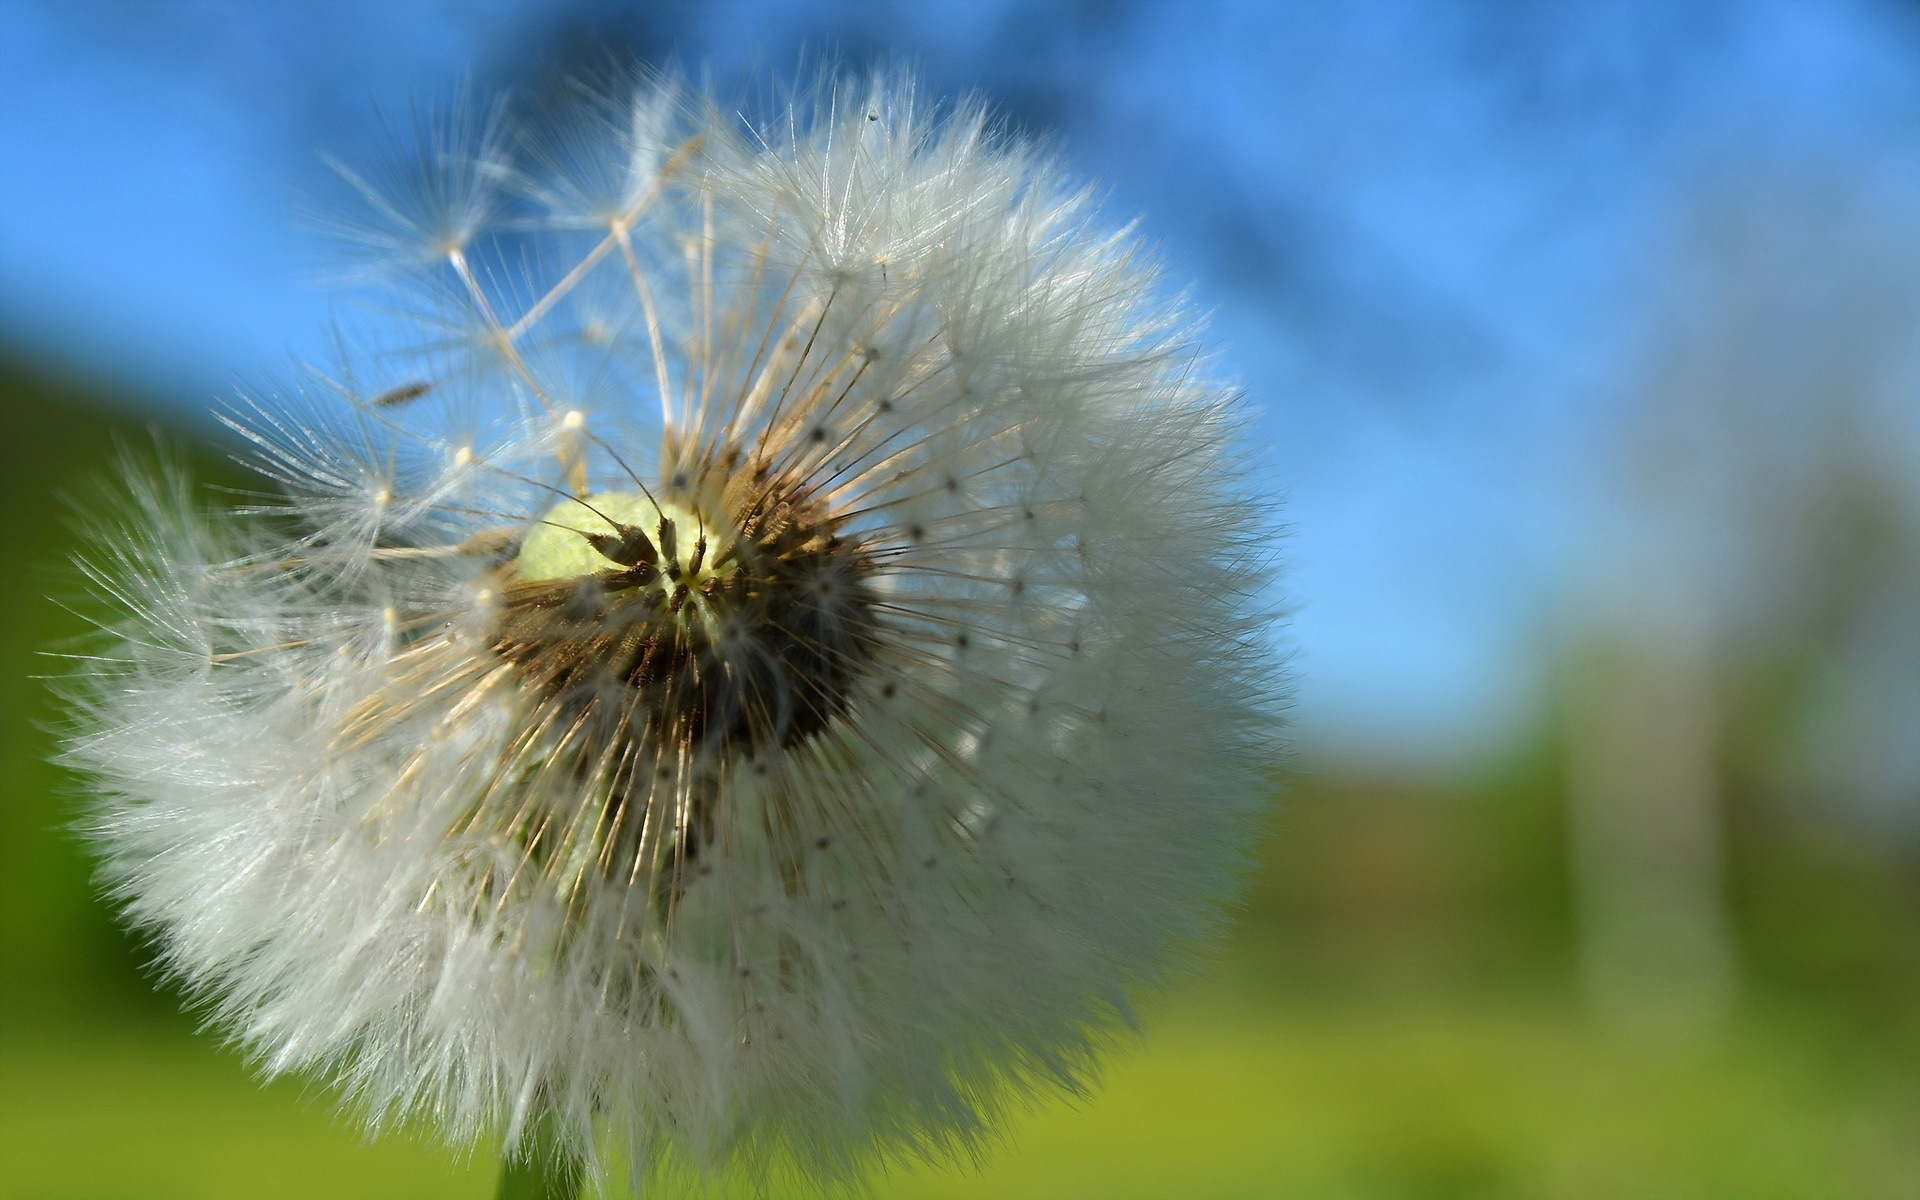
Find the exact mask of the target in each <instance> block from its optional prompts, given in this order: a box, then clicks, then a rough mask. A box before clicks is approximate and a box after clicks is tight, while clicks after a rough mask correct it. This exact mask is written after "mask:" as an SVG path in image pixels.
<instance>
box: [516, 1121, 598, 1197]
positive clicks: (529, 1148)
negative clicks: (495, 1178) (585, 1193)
mask: <svg viewBox="0 0 1920 1200" xmlns="http://www.w3.org/2000/svg"><path fill="white" fill-rule="evenodd" d="M585 1178H586V1171H585V1170H584V1169H583V1168H582V1164H581V1162H580V1160H579V1159H578V1158H576V1157H574V1156H573V1155H572V1154H570V1153H568V1151H567V1150H566V1148H565V1147H563V1146H562V1145H561V1144H560V1140H559V1139H558V1138H557V1137H555V1136H554V1132H553V1121H552V1119H551V1118H549V1117H545V1116H542V1117H539V1118H537V1119H536V1120H535V1121H534V1122H533V1123H532V1126H531V1128H529V1129H528V1130H527V1135H526V1137H525V1139H524V1140H522V1142H521V1143H520V1145H519V1146H518V1147H517V1148H516V1149H515V1150H514V1152H513V1153H511V1154H509V1155H508V1156H507V1158H506V1159H505V1160H503V1161H502V1162H501V1164H500V1188H499V1190H498V1191H497V1192H496V1193H495V1196H496V1198H497V1200H579V1196H580V1185H581V1184H582V1183H583V1182H585Z"/></svg>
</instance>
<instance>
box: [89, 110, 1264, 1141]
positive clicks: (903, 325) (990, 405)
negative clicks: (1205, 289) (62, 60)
mask: <svg viewBox="0 0 1920 1200" xmlns="http://www.w3.org/2000/svg"><path fill="white" fill-rule="evenodd" d="M568 122H569V123H567V124H566V125H564V126H563V127H543V131H542V132H541V133H540V134H538V135H537V136H529V135H525V134H521V135H519V136H518V137H513V136H510V135H509V134H508V132H507V123H506V121H505V120H504V119H501V118H500V117H498V116H497V115H493V114H482V115H481V116H480V117H477V118H476V117H472V116H469V117H468V118H467V119H465V120H462V121H455V122H451V123H449V124H446V125H444V126H441V127H438V128H434V129H429V130H427V131H425V132H424V133H422V135H421V138H420V143H419V146H418V149H417V154H416V156H415V158H414V159H413V161H411V162H408V163H404V164H402V165H401V166H399V167H396V168H395V169H393V170H391V171H389V172H388V173H387V174H386V175H365V174H358V173H355V172H353V171H351V170H348V171H344V172H343V173H344V174H345V176H346V178H347V179H348V181H349V182H350V183H351V184H352V185H353V188H354V190H355V191H356V192H358V193H359V201H360V206H361V208H360V211H361V218H360V219H359V221H358V222H357V224H356V225H355V226H354V229H353V237H354V239H355V240H354V245H355V246H356V247H357V249H358V251H359V253H360V254H361V260H360V262H361V266H362V267H363V268H364V272H363V274H364V276H365V278H366V279H367V280H368V281H369V286H370V287H371V288H372V289H373V290H374V293H375V296H376V298H377V299H378V300H379V302H380V303H381V304H382V306H383V309H384V311H385V312H386V313H387V314H388V315H387V316H386V317H385V318H383V319H382V321H381V322H379V323H377V324H376V325H374V326H371V328H375V329H377V330H378V331H381V337H380V338H379V339H373V338H372V335H369V339H370V340H377V341H379V343H380V344H379V345H377V346H375V348H373V349H370V350H367V351H365V352H360V353H356V354H348V355H346V356H345V358H344V360H343V361H344V362H345V363H346V365H345V366H343V367H342V368H341V369H339V370H338V371H333V372H329V373H326V374H325V375H319V374H316V376H315V378H316V379H317V380H318V382H317V383H313V384H310V385H309V386H306V387H305V388H303V389H289V390H288V391H287V392H286V393H285V394H280V395H275V396H273V397H271V399H262V400H259V401H256V402H254V403H252V404H251V405H250V406H249V407H248V408H246V409H245V410H244V411H243V412H242V414H241V415H240V416H238V417H236V419H235V426H236V428H237V429H238V430H239V432H240V433H242V434H243V435H244V436H245V437H246V438H247V439H248V440H249V441H250V442H251V443H252V445H253V447H254V448H255V450H256V451H257V459H258V463H259V465H260V468H261V469H262V470H263V471H264V473H265V474H266V475H267V476H269V477H270V478H271V479H272V481H273V483H274V485H275V498H274V499H272V500H270V501H264V502H261V503H259V504H256V505H253V506H251V507H246V508H242V509H238V510H233V511H226V512H216V513H212V514H205V515H203V514H198V513H196V512H195V511H194V507H193V504H192V502H191V501H190V499H189V498H188V493H187V491H186V489H185V486H184V484H182V483H181V482H180V481H179V480H178V479H177V478H175V477H173V476H170V475H167V474H166V473H161V474H160V475H159V476H157V477H156V481H152V482H144V483H141V482H136V484H135V486H134V491H135V493H136V498H137V499H138V500H139V501H140V516H139V517H138V519H137V520H135V521H133V522H131V523H130V524H128V525H127V526H126V527H125V528H123V529H122V530H121V531H120V532H118V533H116V534H113V535H111V537H110V538H109V539H108V542H107V545H108V547H109V549H108V551H107V553H105V554H104V555H101V556H98V559H97V562H96V564H95V576H96V578H97V579H98V580H99V581H100V582H101V583H102V585H103V590H104V591H105V592H106V593H107V594H108V595H109V596H110V597H111V598H112V600H113V601H114V603H115V604H116V605H117V606H118V614H119V615H118V616H116V617H114V618H113V619H111V620H110V621H109V622H108V628H107V633H108V635H109V637H108V645H107V648H106V649H104V650H103V651H102V652H101V653H100V654H99V656H98V657H96V658H95V659H94V660H93V661H92V666H91V669H90V670H89V671H88V672H86V673H85V676H84V677H83V678H82V679H81V680H80V681H79V682H78V684H77V685H76V687H75V692H76V697H77V704H78V707H79V709H80V710H81V714H82V720H83V722H84V726H83V731H82V732H81V733H80V734H79V735H78V736H77V737H76V738H75V739H74V741H73V743H72V749H71V754H72V756H73V758H74V759H75V760H76V761H77V762H79V763H81V764H83V765H84V767H85V768H86V769H87V770H88V771H90V772H91V774H92V776H93V777H94V778H95V779H96V780H97V782H98V786H99V789H100V791H101V792H102V794H103V795H104V797H105V799H104V801H103V802H102V807H101V809H100V810H99V816H98V819H97V828H98V835H99V837H100V839H101V841H102V843H103V844H104V846H105V848H106V851H107V856H108V859H109V869H110V872H111V877H112V879H113V881H114V884H115V886H116V888H117V890H118V894H119V895H120V896H121V897H122V898H123V900H124V902H125V905H126V907H127V910H128V912H129V914H130V915H131V917H132V919H134V920H136V921H138V922H140V923H141V924H143V925H145V926H147V927H150V928H151V929H152V930H154V931H155V932H156V933H157V935H158V937H159V939H160V941H161V944H162V945H163V947H164V958H165V963H166V965H167V966H168V967H169V968H170V969H171V970H172V971H173V972H175V973H176V974H177V975H178V976H179V977H180V978H182V979H184V980H185V981H186V982H187V983H189V984H190V985H191V986H192V987H193V988H194V989H196V990H197V991H198V993H199V994H201V995H202V996H203V997H205V998H206V999H207V1000H208V1001H209V1003H210V1004H211V1006H212V1008H213V1011H214V1013H215V1015H216V1017H217V1019H218V1021H219V1022H220V1023H221V1024H223V1025H224V1026H225V1027H227V1028H229V1029H231V1030H232V1031H233V1032H234V1033H235V1035H236V1036H237V1037H238V1038H239V1039H241V1040H242V1041H243V1042H244V1043H245V1044H246V1045H247V1046H248V1047H250V1048H252V1049H253V1050H254V1051H256V1052H257V1053H258V1054H259V1056H260V1057H261V1059H262V1060H263V1062H264V1063H265V1065H266V1067H267V1068H268V1069H269V1070H270V1071H273V1072H281V1071H290V1070H298V1069H315V1068H318V1069H321V1070H324V1071H327V1072H330V1073H331V1074H332V1075H333V1076H335V1077H336V1078H337V1079H338V1080H339V1081H341V1082H342V1084H343V1085H344V1087H345V1088H346V1090H347V1091H348V1093H349V1094H350V1095H351V1096H353V1097H354V1099H355V1101H356V1102H357V1103H358V1104H359V1105H360V1106H361V1107H362V1108H363V1110H364V1111H366V1112H368V1113H369V1114H371V1116H372V1118H373V1119H374V1120H375V1121H376V1122H394V1121H405V1120H409V1119H414V1118H421V1117H424V1118H427V1119H430V1120H431V1121H433V1122H434V1123H435V1124H437V1126H438V1127H440V1128H441V1129H443V1130H444V1131H445V1133H446V1135H447V1136H448V1137H449V1138H451V1139H453V1140H455V1141H457V1142H462V1143H466V1144H477V1143H484V1142H485V1141H486V1140H488V1139H492V1140H493V1141H494V1142H495V1143H496V1144H500V1145H504V1146H506V1147H508V1148H509V1149H511V1148H512V1147H514V1146H516V1145H519V1144H520V1142H521V1140H522V1139H523V1137H524V1136H525V1135H526V1131H527V1130H528V1128H529V1127H530V1125H531V1124H532V1123H533V1122H535V1121H540V1122H546V1123H548V1124H550V1126H551V1128H552V1130H553V1136H554V1137H556V1138H557V1139H558V1140H559V1142H560V1143H561V1144H562V1145H563V1146H564V1147H566V1150H567V1152H568V1153H570V1154H572V1155H574V1156H576V1157H577V1158H578V1159H579V1160H581V1161H583V1162H586V1163H588V1164H589V1165H590V1166H592V1167H593V1168H594V1169H599V1168H600V1165H601V1164H603V1163H605V1162H607V1161H609V1158H610V1156H614V1157H623V1158H625V1159H626V1160H627V1161H629V1162H630V1163H631V1164H633V1166H634V1168H635V1174H636V1175H637V1176H644V1175H645V1174H646V1173H647V1172H648V1171H651V1170H657V1169H661V1168H662V1166H663V1164H675V1163H677V1164H681V1165H690V1166H692V1167H694V1168H698V1169H705V1168H708V1167H713V1166H716V1165H721V1164H725V1163H729V1162H745V1163H746V1164H747V1165H749V1166H754V1165H765V1164H766V1163H768V1162H772V1161H777V1160H778V1161H786V1160H791V1161H795V1162H797V1163H799V1165H800V1166H801V1168H802V1169H804V1170H807V1171H809V1172H811V1173H813V1174H815V1175H816V1176H820V1177H826V1178H840V1177H846V1176H848V1175H850V1174H851V1173H853V1172H855V1171H857V1170H858V1169H860V1167H861V1166H862V1165H863V1164H864V1163H865V1162H866V1161H868V1160H870V1159H871V1158H873V1157H874V1156H876V1155H879V1156H883V1157H884V1156H899V1155H906V1156H928V1155H934V1156H945V1155H950V1154H953V1153H956V1152H959V1153H966V1152H968V1151H971V1150H972V1149H974V1148H975V1147H976V1146H977V1144H978V1142H979V1141H980V1139H981V1138H982V1137H983V1135H984V1134H985V1133H986V1131H987V1130H988V1128H989V1126H990V1124H991V1121H992V1119H993V1117H994V1115H995V1114H996V1112H997V1111H998V1110H999V1109H1000V1108H1001V1107H1002V1106H1003V1105H1004V1104H1005V1103H1006V1101H1007V1099H1008V1098H1009V1097H1017V1096H1021V1095H1025V1094H1030V1093H1032V1092H1033V1091H1034V1090H1035V1089H1044V1088H1047V1087H1050V1086H1059V1087H1065V1088H1070V1089H1071V1088H1076V1087H1079V1086H1081V1085H1082V1084H1083V1083H1084V1081H1085V1079H1086V1077H1087V1073H1088V1071H1089V1069H1090V1065H1091V1061H1092V1058H1093V1055H1094V1052H1095V1050H1096V1048H1097V1046H1098V1044H1099V1043H1100V1042H1101V1040H1102V1038H1103V1035H1104V1034H1106V1033H1107V1032H1109V1031H1111V1030H1112V1029H1113V1028H1114V1027H1115V1025H1116V1023H1124V1022H1125V1021H1126V1020H1127V1014H1128V1006H1129V1003H1130V1002H1131V1000H1132V999H1133V998H1134V997H1135V996H1136V995H1138V994H1139V993H1140V992H1141V991H1142V990H1143V989H1147V988H1150V987H1151V986H1153V985H1154V984H1155V983H1156V982H1158V981H1159V980H1161V979H1162V978H1163V977H1164V975H1165V974H1166V972H1167V971H1168V970H1169V968H1170V967H1172V966H1175V965H1177V963H1178V960H1179V958H1180V955H1181V953H1182V951H1183V948H1184V947H1186V946H1188V945H1190V944H1191V943H1192V941H1193V939H1195V938H1196V937H1199V936H1202V935H1204V934H1205V933H1206V932H1207V931H1208V929H1209V928H1210V926H1211V925H1212V923H1213V921H1214V920H1215V915H1216V911H1217V910H1216V907H1215V905H1216V902H1217V901H1218V900H1219V899H1220V898H1221V897H1222V896H1223V895H1225V894H1227V893H1229V892H1230V891H1231V888H1232V885H1233V881H1234V877H1235V874H1236V869H1237V866H1238V863H1239V859H1240V855H1241V852H1242V849H1243V846H1244V843H1245V840H1246V838H1247V836H1248V833H1249V826H1250V816H1251V815H1252V814H1253V813H1254V812H1255V811H1256V810H1257V808H1258V806H1259V801H1260V799H1261V797H1262V794H1263V792H1264V788H1265V778H1266V775H1265V773H1266V770H1267V768H1268V766H1269V764H1270V762H1271V759H1272V756H1273V754H1274V751H1275V740H1274V733H1273V730H1274V718H1275V708H1276V703H1277V697H1276V688H1277V682H1276V681H1277V678H1278V676H1277V674H1276V671H1275V669H1274V662H1273V654H1272V651H1271V649H1270V648H1269V640H1268V635H1267V633H1266V631H1265V617H1264V614H1263V610H1262V608H1261V600H1260V597H1261V594H1262V591H1263V589H1264V587H1265V585H1266V582H1267V580H1266V576H1265V572H1266V564H1267V563H1268V561H1269V559H1270V546H1271V541H1272V539H1273V537H1274V534H1275V525H1274V514H1273V511H1272V507H1271V505H1270V503H1268V502H1266V501H1263V500H1261V499H1260V498H1259V497H1257V496H1256V495H1254V494H1253V492H1252V491H1251V490H1250V489H1249V488H1248V487H1247V486H1246V485H1245V484H1244V482H1243V477H1242V474H1241V472H1240V470H1239V467H1238V465H1237V464H1236V461H1235V459H1234V456H1233V452H1232V447H1231V441H1232V438H1233V437H1234V436H1235V435H1236V431H1237V425H1236V420H1237V418H1236V407H1235V397H1234V393H1233V391H1232V390H1231V389H1230V388H1227V387H1225V386H1223V385H1222V384H1221V383H1220V382H1219V381H1218V380H1217V379H1215V378H1214V377H1213V376H1212V375H1211V374H1210V373H1209V370H1208V365H1207V363H1206V361H1205V359H1204V357H1203V355H1202V354H1201V353H1200V351H1199V350H1198V349H1197V343H1196V331H1195V324H1194V320H1193V318H1192V317H1191V316H1189V315H1188V314H1187V313H1185V312H1184V311H1183V310H1182V309H1181V308H1180V306H1179V305H1178V304H1177V303H1175V302H1171V301H1169V300H1167V299H1166V298H1165V296H1164V295H1163V293H1162V286H1161V281H1160V280H1159V278H1158V276H1157V274H1156V270H1155V267H1154V265H1153V263H1152V262H1151V261H1150V259H1149V257H1148V256H1147V255H1145V254H1144V253H1143V251H1142V248H1141V246H1140V245H1139V243H1138V241H1137V240H1136V239H1135V238H1134V237H1133V236H1132V235H1130V234H1128V233H1126V232H1114V231H1109V230H1106V229H1103V228H1102V227H1101V226H1100V225H1099V224H1098V223H1097V220H1096V217H1095V215H1094V213H1093V211H1092V205H1091V202H1090V199H1089V196H1088V193H1087V192H1086V191H1085V190H1084V189H1076V188H1074V187H1071V186H1069V185H1068V184H1067V183H1065V182H1064V181H1063V178H1062V176H1061V175H1060V173H1059V172H1058V170H1057V169H1056V168H1055V166H1054V165H1052V164H1051V163H1050V162H1048V161H1047V160H1046V159H1044V158H1043V157H1041V156H1039V155H1038V154H1036V152H1035V151H1033V150H1032V149H1030V148H1029V147H1027V146H1024V145H1022V144H1020V143H1019V142H1018V141H1016V140H1013V139H1010V138H1008V137H1005V136H1001V135H998V134H996V133H995V132H994V131H993V130H992V128H991V126H990V125H989V123H988V122H987V121H986V120H985V119H984V118H983V117H982V115H981V114H980V113H979V112H978V111H975V110H974V109H972V108H966V107H962V108H960V109H959V110H958V111H955V112H951V113H948V114H946V115H944V116H942V115H939V114H934V113H930V112H929V111H928V110H927V109H926V108H925V107H924V106H922V105H920V104H919V103H918V102H917V101H916V100H915V98H914V96H913V94H912V91H911V89H910V88H908V87H906V86H905V85H903V84H901V83H899V82H898V81H887V80H881V81H878V82H876V83H873V84H871V85H865V86H854V85H849V84H842V85H839V86H837V87H830V88H827V89H825V90H823V91H822V92H821V93H820V94H819V95H817V96H815V97H813V98H810V99H804V100H801V101H798V102H795V103H794V104H792V105H791V106H790V108H789V109H788V111H786V112H784V113H783V114H782V115H781V117H780V118H779V119H778V120H777V121H773V122H769V123H766V124H763V125H753V124H750V123H747V122H743V121H740V120H737V119H729V118H727V117H725V116H724V115H723V114H721V113H720V112H719V111H718V110H717V109H716V108H715V107H714V106H712V105H711V104H709V103H706V102H703V101H701V100H699V99H698V98H697V97H694V96H692V95H689V94H688V93H686V92H685V91H683V90H681V89H678V88H676V87H674V86H672V85H668V84H648V85H645V86H641V87H639V88H638V89H636V90H634V91H633V92H632V93H630V94H628V95H623V96H620V97H617V98H609V97H606V96H602V97H600V98H597V99H595V100H593V101H591V102H587V103H583V104H582V105H581V106H580V108H579V109H578V110H577V111H575V112H573V113H572V114H571V116H570V117H569V118H568ZM395 313H398V314H399V315H400V317H399V319H400V320H402V321H404V322H406V323H408V326H409V328H411V329H412V330H413V331H414V332H413V333H412V334H410V335H408V337H407V339H404V342H403V344H402V342H401V340H399V339H396V338H395V337H394V336H393V335H392V330H393V329H394V328H395V327H396V323H395V319H394V317H393V314H395Z"/></svg>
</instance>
